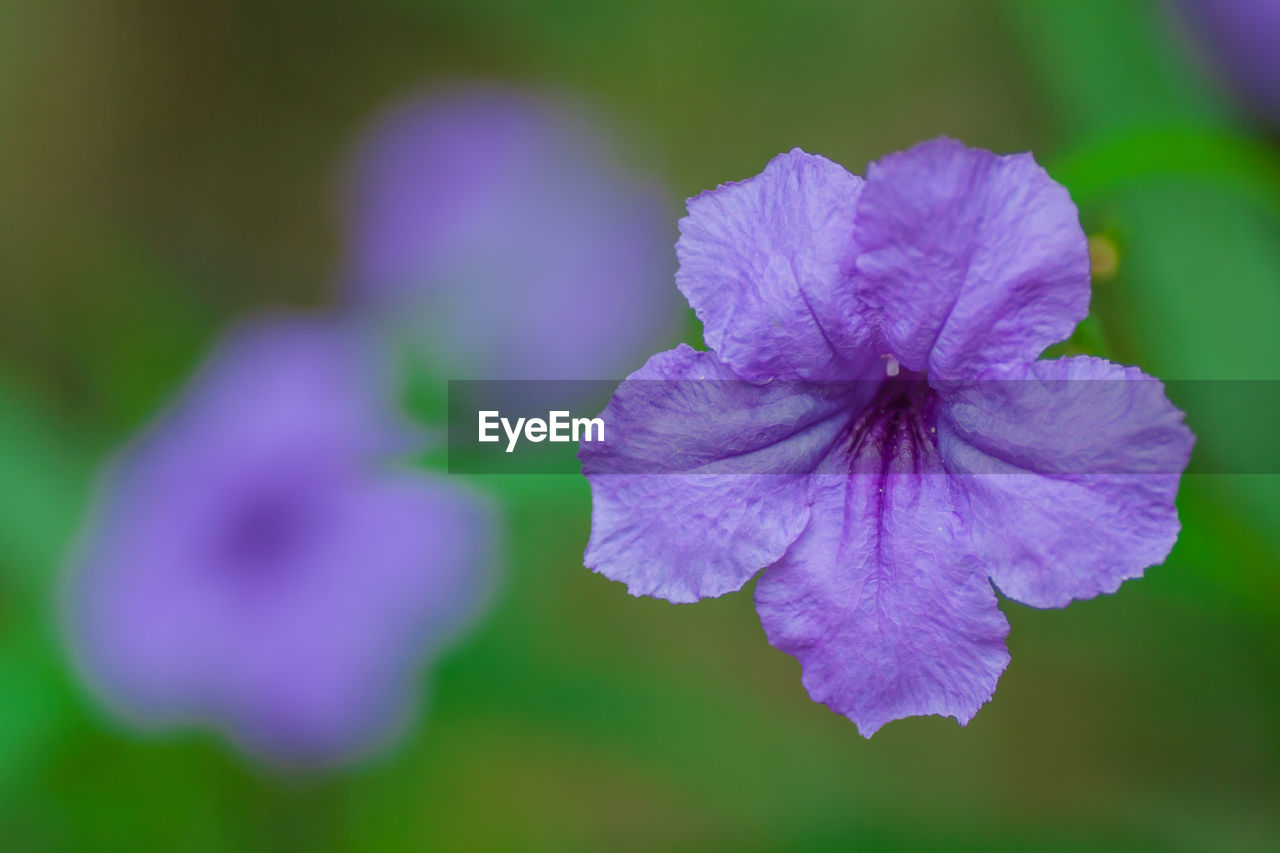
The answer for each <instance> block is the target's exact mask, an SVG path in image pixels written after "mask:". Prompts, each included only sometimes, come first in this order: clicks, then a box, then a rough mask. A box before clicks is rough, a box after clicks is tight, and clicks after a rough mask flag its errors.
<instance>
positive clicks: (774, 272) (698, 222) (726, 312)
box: [676, 148, 878, 379]
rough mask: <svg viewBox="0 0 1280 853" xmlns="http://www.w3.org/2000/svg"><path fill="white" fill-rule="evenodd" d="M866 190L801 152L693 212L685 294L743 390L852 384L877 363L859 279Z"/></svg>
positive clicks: (684, 261)
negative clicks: (769, 384)
mask: <svg viewBox="0 0 1280 853" xmlns="http://www.w3.org/2000/svg"><path fill="white" fill-rule="evenodd" d="M862 185H863V182H862V179H861V178H859V177H856V176H855V175H851V174H849V173H848V172H846V171H845V170H844V169H843V168H842V167H841V166H839V165H838V164H836V163H833V162H831V161H830V160H828V159H826V158H825V157H819V156H816V155H813V154H806V153H805V152H803V151H801V150H800V149H799V148H796V149H794V150H793V151H791V152H790V153H788V154H780V155H778V156H777V157H775V158H774V159H773V160H772V161H771V162H770V163H769V165H768V166H767V167H765V170H764V172H762V173H761V174H759V175H757V176H756V177H754V178H749V179H747V180H745V181H742V182H740V183H732V184H724V185H723V186H721V187H719V188H717V189H715V190H709V191H707V192H704V193H702V194H701V195H699V196H697V197H696V198H693V199H690V200H689V215H688V216H687V217H685V218H684V219H682V220H680V240H679V242H677V244H676V254H677V255H678V257H679V259H680V271H679V272H677V273H676V284H677V285H678V286H679V288H680V291H681V292H682V293H684V295H685V297H686V298H688V300H689V304H690V305H692V306H693V308H694V310H695V311H697V314H698V318H699V319H700V320H702V323H703V327H704V335H705V337H706V341H707V345H708V346H710V347H711V348H712V349H713V350H715V351H716V353H717V354H718V355H719V356H720V359H721V360H722V361H723V362H724V363H725V364H727V365H728V366H729V367H731V368H732V369H733V370H734V371H735V372H736V373H737V374H738V375H739V376H741V377H742V378H744V379H765V378H769V377H778V378H783V379H832V378H845V377H848V376H850V375H853V374H857V373H860V372H861V370H862V369H863V367H864V366H865V365H866V363H867V362H868V361H869V360H870V359H873V358H875V356H876V355H878V354H877V353H874V352H872V350H873V349H874V346H873V341H874V330H873V328H872V325H871V324H870V323H869V322H868V320H867V318H866V316H865V313H866V312H865V310H864V309H863V308H862V307H861V305H860V304H859V303H858V301H857V299H856V296H855V293H854V286H853V283H852V281H851V279H850V275H849V264H850V262H851V258H852V257H853V254H854V247H853V243H852V235H853V215H854V207H855V205H856V203H857V201H858V195H859V193H860V192H861V191H862Z"/></svg>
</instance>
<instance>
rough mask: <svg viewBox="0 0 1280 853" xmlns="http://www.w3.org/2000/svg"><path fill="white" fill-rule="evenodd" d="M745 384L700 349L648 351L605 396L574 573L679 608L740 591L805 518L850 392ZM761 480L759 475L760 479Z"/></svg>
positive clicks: (588, 448) (583, 454) (587, 464)
mask: <svg viewBox="0 0 1280 853" xmlns="http://www.w3.org/2000/svg"><path fill="white" fill-rule="evenodd" d="M798 387H801V386H797V385H795V384H786V383H784V384H781V385H776V386H775V385H754V384H751V383H748V382H744V381H741V380H739V379H738V378H737V377H736V376H735V375H734V373H733V372H732V371H731V370H729V369H728V368H727V367H726V366H724V365H723V364H721V363H720V362H719V360H718V359H717V358H716V357H715V355H714V354H713V353H709V352H698V351H696V350H693V349H691V348H689V347H687V346H681V347H679V348H677V349H675V350H671V351H669V352H665V353H659V354H658V355H656V356H654V357H653V358H651V359H650V360H649V362H648V363H647V364H646V365H645V366H644V367H643V368H641V369H640V370H638V371H637V372H636V373H635V374H633V375H632V376H631V377H630V378H629V379H628V380H627V381H626V382H624V383H623V385H622V386H621V387H620V388H619V389H618V391H617V393H615V395H614V397H613V399H612V400H611V401H610V403H609V406H608V408H606V410H605V412H604V414H603V418H604V421H605V424H606V426H607V430H608V431H607V433H606V441H605V442H600V443H592V444H584V445H583V447H582V450H581V451H580V453H579V458H581V460H582V463H583V473H585V474H586V475H587V479H588V480H589V481H590V483H591V493H592V507H593V510H592V518H591V541H590V543H589V544H588V546H587V552H586V557H585V562H586V565H587V566H588V567H590V568H592V569H595V570H596V571H598V572H600V573H601V574H603V575H605V576H606V577H608V578H611V579H612V580H616V581H621V582H623V583H625V584H626V585H627V589H628V591H630V592H631V594H633V595H651V596H655V597H658V598H663V599H666V600H668V601H673V602H690V601H696V600H698V599H699V598H708V597H714V596H718V595H722V594H724V593H726V592H732V591H734V590H737V589H740V588H741V587H742V585H743V584H744V583H746V582H747V581H748V580H749V579H750V578H751V577H752V576H753V575H754V574H755V573H756V572H757V571H759V570H760V569H761V568H763V567H764V566H766V565H768V564H770V563H772V562H774V561H775V560H777V559H778V558H779V557H781V556H782V554H783V552H784V551H785V550H786V548H787V546H788V545H790V544H791V542H792V541H793V540H794V539H795V538H796V536H797V535H799V533H800V531H801V530H802V529H803V528H804V526H805V523H806V522H807V520H808V517H809V508H808V489H809V482H808V478H807V477H806V476H805V475H806V474H807V473H809V472H811V471H813V470H814V469H815V467H816V466H817V464H818V463H819V462H820V461H821V459H822V456H823V455H824V454H825V452H826V450H827V448H828V447H829V446H830V445H831V443H832V442H833V441H834V440H835V437H836V436H837V435H838V433H839V432H840V430H841V429H843V427H844V425H845V423H847V420H848V417H849V412H850V411H851V408H850V407H851V404H850V401H849V396H848V395H849V394H850V393H859V392H860V389H859V388H858V386H856V385H854V386H853V388H852V390H851V391H849V390H846V391H844V392H843V393H842V392H841V390H840V389H833V388H823V387H814V388H812V389H811V390H810V392H809V393H803V392H798V391H797V389H798ZM761 472H764V473H761Z"/></svg>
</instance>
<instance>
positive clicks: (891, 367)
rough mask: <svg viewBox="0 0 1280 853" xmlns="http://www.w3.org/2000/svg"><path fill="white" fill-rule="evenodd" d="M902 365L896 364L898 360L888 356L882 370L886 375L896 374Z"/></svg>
mask: <svg viewBox="0 0 1280 853" xmlns="http://www.w3.org/2000/svg"><path fill="white" fill-rule="evenodd" d="M901 367H902V365H900V364H898V360H897V359H896V358H894V357H893V356H889V362H888V363H887V364H886V365H885V366H884V372H885V374H886V375H888V376H897V375H898V370H899V369H900V368H901Z"/></svg>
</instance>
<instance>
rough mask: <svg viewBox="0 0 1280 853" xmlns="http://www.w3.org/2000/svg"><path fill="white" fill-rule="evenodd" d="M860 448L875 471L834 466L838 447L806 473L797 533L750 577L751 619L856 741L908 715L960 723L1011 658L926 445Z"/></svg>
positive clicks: (1002, 624)
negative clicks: (823, 467) (807, 501)
mask: <svg viewBox="0 0 1280 853" xmlns="http://www.w3.org/2000/svg"><path fill="white" fill-rule="evenodd" d="M884 438H886V436H884V435H883V434H882V435H881V439H884ZM866 447H867V448H868V449H867V451H866V452H870V453H873V454H880V453H887V454H889V455H887V456H882V457H881V461H882V463H883V464H882V466H881V469H882V473H880V474H854V475H848V474H842V473H839V470H840V467H841V464H842V463H843V464H845V465H847V464H848V462H847V457H846V456H845V454H844V452H843V451H842V450H840V449H837V450H836V451H834V452H833V461H834V462H835V463H836V464H835V465H834V466H832V467H833V469H834V470H835V473H824V474H820V475H818V476H817V477H815V478H814V482H815V488H816V493H815V496H814V504H813V510H812V517H811V519H810V521H809V525H808V527H806V529H805V531H804V532H803V533H802V534H801V535H800V538H799V539H797V540H796V542H795V544H794V545H792V546H791V548H790V549H789V550H788V551H787V553H786V555H785V556H784V557H783V558H782V559H781V560H780V561H779V562H778V563H777V564H776V565H774V566H772V567H771V568H769V569H768V570H766V571H765V572H764V574H763V575H761V577H760V580H759V582H758V583H757V585H756V609H757V610H758V611H759V613H760V621H761V624H762V625H763V626H764V630H765V633H766V634H767V635H768V637H769V642H770V643H772V644H773V645H774V646H775V647H777V648H779V649H781V650H782V651H785V652H788V653H789V654H791V655H793V656H795V657H796V659H797V660H799V661H800V665H801V668H802V671H803V680H804V686H805V688H806V689H807V690H808V691H809V695H810V696H811V697H812V698H813V699H814V700H815V701H817V702H821V703H822V704H824V705H826V706H827V707H829V708H831V709H832V710H833V711H836V712H838V713H841V714H844V715H845V716H847V717H849V719H851V720H853V721H854V722H855V723H856V724H857V726H858V731H859V732H861V733H862V734H863V735H864V736H865V737H870V736H871V735H872V734H874V733H875V732H876V731H877V730H879V728H880V727H881V726H883V725H884V724H885V723H888V722H890V721H892V720H897V719H901V718H903V717H908V716H914V715H919V714H938V715H943V716H951V717H954V718H955V719H956V720H957V722H959V723H960V724H962V725H963V724H965V723H967V722H968V721H969V720H970V719H971V718H972V717H973V715H974V714H975V713H977V711H978V708H979V707H980V706H981V705H982V704H983V703H984V702H986V701H987V700H988V699H990V698H991V695H992V694H993V693H994V691H995V687H996V682H997V680H998V679H999V677H1000V674H1001V673H1002V672H1003V671H1004V668H1005V667H1006V666H1007V665H1008V662H1009V654H1008V652H1007V650H1006V649H1005V645H1004V639H1005V637H1006V636H1007V634H1008V632H1009V626H1008V623H1007V622H1006V621H1005V618H1004V614H1002V613H1001V612H1000V609H999V608H998V607H997V606H996V597H995V592H994V590H992V588H991V584H990V583H989V582H988V581H987V578H986V575H985V573H984V571H983V569H982V565H981V564H980V563H979V561H978V560H977V558H976V557H975V556H974V554H973V553H972V552H971V550H970V549H969V547H968V544H967V532H966V530H965V529H964V524H963V521H962V520H961V518H960V516H959V515H957V513H956V507H955V504H954V496H953V495H952V493H951V484H950V478H949V477H948V476H947V475H946V473H945V472H943V470H942V468H941V464H940V462H939V460H938V459H937V457H936V455H935V454H934V452H933V450H932V449H926V450H924V451H921V452H918V453H915V452H908V451H907V447H906V445H905V444H903V443H899V442H897V441H895V440H894V439H892V438H889V440H888V441H887V442H886V441H883V440H882V441H877V442H872V443H870V444H868V445H866ZM867 467H870V468H874V467H875V466H864V465H861V464H860V465H859V469H860V470H861V469H864V468H867Z"/></svg>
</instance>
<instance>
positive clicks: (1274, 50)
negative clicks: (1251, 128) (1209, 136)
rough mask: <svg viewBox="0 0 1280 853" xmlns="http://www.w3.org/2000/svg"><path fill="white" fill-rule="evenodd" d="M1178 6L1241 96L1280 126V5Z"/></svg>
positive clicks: (1206, 1)
mask: <svg viewBox="0 0 1280 853" xmlns="http://www.w3.org/2000/svg"><path fill="white" fill-rule="evenodd" d="M1174 6H1175V7H1176V8H1177V9H1178V11H1179V12H1181V14H1182V18H1183V20H1184V21H1185V23H1186V25H1187V28H1188V29H1189V30H1190V32H1191V35H1192V37H1194V39H1195V40H1196V41H1197V42H1198V43H1199V44H1200V46H1201V47H1203V48H1204V50H1205V52H1206V53H1207V54H1208V58H1209V59H1210V60H1211V61H1212V63H1213V65H1214V67H1215V69H1216V70H1217V71H1218V72H1219V73H1220V74H1221V75H1222V76H1223V77H1224V78H1225V82H1226V83H1227V85H1229V86H1230V87H1231V89H1232V90H1233V91H1234V92H1235V94H1236V95H1238V96H1239V97H1240V98H1241V99H1242V100H1243V101H1244V102H1245V104H1246V105H1247V106H1248V107H1249V108H1250V109H1251V110H1252V111H1253V112H1255V113H1257V114H1258V116H1259V117H1260V118H1262V119H1265V120H1267V121H1270V122H1271V123H1272V124H1277V125H1280V3H1277V2H1276V0H1175V2H1174Z"/></svg>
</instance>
